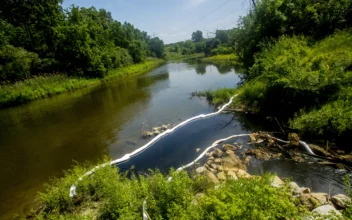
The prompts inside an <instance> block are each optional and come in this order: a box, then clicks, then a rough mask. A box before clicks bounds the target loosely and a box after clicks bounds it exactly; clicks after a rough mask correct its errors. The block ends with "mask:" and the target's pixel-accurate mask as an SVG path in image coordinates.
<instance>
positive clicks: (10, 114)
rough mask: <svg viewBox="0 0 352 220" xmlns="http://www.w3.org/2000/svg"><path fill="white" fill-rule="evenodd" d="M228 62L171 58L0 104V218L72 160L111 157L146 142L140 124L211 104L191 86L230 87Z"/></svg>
mask: <svg viewBox="0 0 352 220" xmlns="http://www.w3.org/2000/svg"><path fill="white" fill-rule="evenodd" d="M238 81H239V78H238V75H237V74H236V73H235V71H234V69H232V68H231V67H229V66H220V67H219V66H218V67H216V66H214V65H208V64H204V63H198V62H189V63H170V64H167V65H164V66H162V67H160V68H157V69H155V70H154V71H151V72H150V73H148V74H145V75H142V76H139V77H131V78H128V79H123V80H115V81H110V82H107V83H104V84H102V85H99V86H94V87H90V88H86V89H82V90H78V91H74V92H69V93H67V94H62V95H58V96H54V97H52V98H48V99H43V100H39V101H35V102H32V103H29V104H27V105H22V106H18V107H14V108H9V109H2V110H0V173H1V177H0V201H1V203H0V219H8V218H10V216H12V215H13V214H14V213H17V212H19V211H20V210H22V209H26V208H28V207H29V206H30V205H31V204H32V203H33V201H34V198H35V195H36V193H37V191H39V190H41V189H42V187H43V183H45V182H46V181H48V179H49V178H50V177H53V176H61V175H62V171H63V170H65V169H68V168H70V166H72V165H73V164H74V162H73V161H78V162H82V161H97V160H99V159H101V158H102V157H103V156H104V155H108V156H110V157H111V158H118V157H120V156H122V155H124V154H125V153H128V152H131V151H133V150H134V149H136V148H138V147H139V146H140V145H142V144H143V143H145V142H146V141H147V140H144V139H143V138H141V133H142V128H143V126H146V127H148V128H152V127H153V126H158V125H161V124H164V123H171V124H176V123H179V122H180V121H181V120H185V119H187V118H189V117H192V116H194V115H198V114H200V113H208V112H211V111H212V110H213V109H212V107H210V106H209V105H208V104H207V102H206V101H205V100H200V99H190V94H191V92H194V91H202V90H205V89H216V88H221V87H235V86H236V84H237V82H238Z"/></svg>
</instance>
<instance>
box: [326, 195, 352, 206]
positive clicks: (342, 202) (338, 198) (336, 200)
mask: <svg viewBox="0 0 352 220" xmlns="http://www.w3.org/2000/svg"><path fill="white" fill-rule="evenodd" d="M330 201H331V202H332V203H333V204H334V205H335V207H337V208H340V209H345V208H347V207H349V206H351V198H349V197H348V196H346V195H343V194H338V195H334V196H333V197H331V199H330Z"/></svg>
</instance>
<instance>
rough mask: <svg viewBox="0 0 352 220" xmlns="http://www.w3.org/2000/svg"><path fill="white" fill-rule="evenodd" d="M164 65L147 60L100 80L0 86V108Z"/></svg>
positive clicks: (58, 78) (60, 78)
mask: <svg viewBox="0 0 352 220" xmlns="http://www.w3.org/2000/svg"><path fill="white" fill-rule="evenodd" d="M164 63H165V61H164V60H161V59H148V60H146V61H145V62H143V63H140V64H134V65H130V66H126V67H123V68H119V69H116V70H111V71H109V72H108V73H107V74H106V76H105V77H104V78H102V79H100V78H91V79H89V78H72V77H68V76H65V75H49V76H38V77H34V78H31V79H27V80H24V81H20V82H16V83H14V84H11V85H0V108H2V107H9V106H15V105H20V104H23V103H27V102H30V101H33V100H36V99H42V98H45V97H50V96H53V95H56V94H60V93H64V92H67V91H72V90H76V89H80V88H84V87H87V86H92V85H98V84H100V83H101V82H103V81H106V80H111V79H115V78H123V77H127V76H135V75H139V74H143V73H146V72H149V71H151V70H153V69H155V68H157V67H159V66H161V65H162V64H164Z"/></svg>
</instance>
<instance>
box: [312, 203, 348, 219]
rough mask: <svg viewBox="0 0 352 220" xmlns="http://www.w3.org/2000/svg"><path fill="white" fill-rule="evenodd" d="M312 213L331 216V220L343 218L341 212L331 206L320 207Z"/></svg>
mask: <svg viewBox="0 0 352 220" xmlns="http://www.w3.org/2000/svg"><path fill="white" fill-rule="evenodd" d="M312 213H316V214H319V215H329V217H330V218H329V219H332V218H331V217H340V218H341V217H342V214H341V212H339V211H337V210H336V209H335V208H334V207H333V206H331V205H323V206H320V207H318V208H316V209H314V210H313V211H312Z"/></svg>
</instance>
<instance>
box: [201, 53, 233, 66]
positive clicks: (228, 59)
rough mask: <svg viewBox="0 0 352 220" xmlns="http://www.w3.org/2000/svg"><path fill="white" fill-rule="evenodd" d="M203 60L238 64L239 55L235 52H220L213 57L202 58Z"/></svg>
mask: <svg viewBox="0 0 352 220" xmlns="http://www.w3.org/2000/svg"><path fill="white" fill-rule="evenodd" d="M202 61H203V62H211V63H231V64H234V65H237V64H238V63H239V62H238V57H237V56H236V55H235V54H218V55H214V56H211V57H206V58H203V59H202Z"/></svg>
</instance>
